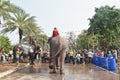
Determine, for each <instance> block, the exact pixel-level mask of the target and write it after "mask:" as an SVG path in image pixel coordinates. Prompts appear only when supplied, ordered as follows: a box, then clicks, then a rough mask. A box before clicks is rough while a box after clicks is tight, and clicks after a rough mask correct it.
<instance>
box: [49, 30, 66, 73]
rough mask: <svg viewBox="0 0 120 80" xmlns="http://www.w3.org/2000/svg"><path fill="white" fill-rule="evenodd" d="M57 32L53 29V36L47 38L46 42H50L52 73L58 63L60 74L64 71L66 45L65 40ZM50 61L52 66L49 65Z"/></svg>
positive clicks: (54, 71)
mask: <svg viewBox="0 0 120 80" xmlns="http://www.w3.org/2000/svg"><path fill="white" fill-rule="evenodd" d="M54 33H58V32H57V31H55V32H54V31H53V36H52V37H51V38H49V40H48V42H49V44H50V66H49V67H50V68H53V71H52V73H56V68H58V67H59V65H60V74H63V73H64V71H63V70H64V60H65V55H66V49H67V47H68V45H67V41H66V40H64V39H63V38H61V37H60V36H59V34H58V35H56V34H54ZM51 63H52V67H51Z"/></svg>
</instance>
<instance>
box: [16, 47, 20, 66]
mask: <svg viewBox="0 0 120 80" xmlns="http://www.w3.org/2000/svg"><path fill="white" fill-rule="evenodd" d="M19 57H20V49H19V48H16V59H15V60H16V66H18V65H19Z"/></svg>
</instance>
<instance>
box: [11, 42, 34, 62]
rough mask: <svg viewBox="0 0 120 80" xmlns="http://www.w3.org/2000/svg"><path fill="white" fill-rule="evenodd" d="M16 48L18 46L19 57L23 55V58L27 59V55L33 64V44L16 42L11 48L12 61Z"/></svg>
mask: <svg viewBox="0 0 120 80" xmlns="http://www.w3.org/2000/svg"><path fill="white" fill-rule="evenodd" d="M16 48H19V49H20V52H21V53H22V54H21V55H20V57H21V56H23V59H27V57H29V61H30V63H31V64H34V60H35V53H34V45H32V44H18V45H15V46H14V48H13V55H14V61H15V58H16ZM24 56H25V57H24ZM20 59H21V58H20Z"/></svg>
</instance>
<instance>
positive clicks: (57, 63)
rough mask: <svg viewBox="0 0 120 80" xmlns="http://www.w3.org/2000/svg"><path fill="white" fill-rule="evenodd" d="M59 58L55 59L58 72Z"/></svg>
mask: <svg viewBox="0 0 120 80" xmlns="http://www.w3.org/2000/svg"><path fill="white" fill-rule="evenodd" d="M59 67H60V66H59V58H58V57H56V69H57V70H58V69H59Z"/></svg>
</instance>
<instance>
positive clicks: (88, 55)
mask: <svg viewBox="0 0 120 80" xmlns="http://www.w3.org/2000/svg"><path fill="white" fill-rule="evenodd" d="M118 54H119V51H118V50H108V51H107V52H105V51H102V50H96V51H93V50H92V49H90V50H86V49H84V50H77V51H75V50H69V51H67V52H66V58H65V62H66V63H71V62H72V63H73V64H75V63H92V60H93V56H100V57H106V58H114V59H115V60H116V63H117V61H118Z"/></svg>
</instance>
